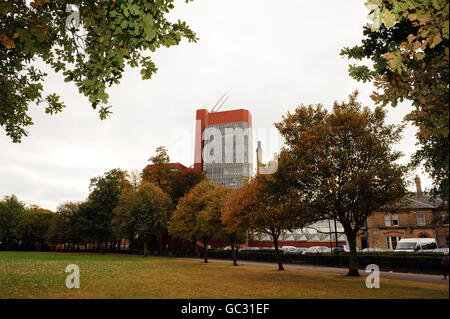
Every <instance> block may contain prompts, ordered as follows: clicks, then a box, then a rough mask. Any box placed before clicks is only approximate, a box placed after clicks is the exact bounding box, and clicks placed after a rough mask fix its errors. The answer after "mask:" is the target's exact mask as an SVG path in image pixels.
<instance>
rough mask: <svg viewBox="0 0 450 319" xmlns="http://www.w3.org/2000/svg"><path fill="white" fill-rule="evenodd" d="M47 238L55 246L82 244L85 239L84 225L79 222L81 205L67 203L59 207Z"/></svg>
mask: <svg viewBox="0 0 450 319" xmlns="http://www.w3.org/2000/svg"><path fill="white" fill-rule="evenodd" d="M47 238H48V240H49V242H50V243H52V244H54V245H59V244H63V245H65V244H66V243H71V244H73V246H76V245H79V244H80V242H81V241H82V240H83V239H84V238H85V237H84V231H83V225H82V223H80V221H79V203H74V202H66V203H63V204H60V205H58V207H57V209H56V212H55V214H54V215H53V218H52V220H51V222H50V227H49V230H48V233H47Z"/></svg>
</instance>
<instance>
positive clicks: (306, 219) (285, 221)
mask: <svg viewBox="0 0 450 319" xmlns="http://www.w3.org/2000/svg"><path fill="white" fill-rule="evenodd" d="M281 158H282V157H281V156H280V159H281ZM284 165H285V163H283V164H282V162H281V161H280V163H279V164H278V170H277V172H276V173H275V174H272V175H258V176H257V177H256V178H255V179H254V180H253V181H252V183H254V186H253V187H251V188H250V191H251V193H250V194H249V195H248V196H249V197H250V196H254V199H252V201H253V202H254V203H256V206H255V207H254V208H253V210H252V215H251V218H250V223H251V228H252V230H254V231H257V232H263V233H266V234H269V235H270V236H271V237H272V240H273V245H274V248H275V254H276V258H277V263H278V270H284V267H283V262H282V260H281V254H280V251H279V243H278V240H279V238H280V235H281V234H282V233H283V232H284V231H293V230H294V229H297V228H302V227H304V226H306V225H307V224H309V223H310V222H311V221H310V216H311V215H309V214H308V212H307V211H305V210H304V209H303V207H302V204H303V200H304V198H303V190H301V189H296V188H294V187H291V185H289V179H290V178H289V176H288V175H286V173H288V172H289V170H286V169H285V168H284V169H281V168H282V167H283V166H284Z"/></svg>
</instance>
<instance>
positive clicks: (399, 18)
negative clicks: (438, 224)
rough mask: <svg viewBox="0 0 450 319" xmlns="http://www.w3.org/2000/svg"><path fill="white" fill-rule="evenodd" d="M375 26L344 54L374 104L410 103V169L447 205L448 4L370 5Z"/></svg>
mask: <svg viewBox="0 0 450 319" xmlns="http://www.w3.org/2000/svg"><path fill="white" fill-rule="evenodd" d="M366 6H367V7H368V9H369V10H370V15H369V18H371V19H372V20H373V24H372V25H370V26H366V27H364V30H363V35H364V39H363V40H362V44H361V45H357V46H354V47H352V48H344V49H343V50H342V52H341V55H343V56H347V57H348V58H350V59H356V60H364V59H369V60H371V61H372V62H373V66H372V67H369V66H367V65H354V64H353V65H350V68H349V74H350V76H352V77H353V78H354V79H357V80H359V81H364V82H365V81H373V82H374V85H375V87H376V88H377V91H375V92H374V93H373V95H372V98H373V100H374V101H375V102H376V103H377V104H379V105H382V106H385V105H387V104H389V103H390V104H391V105H392V106H394V107H395V106H396V105H397V104H398V103H399V102H402V101H403V100H409V101H411V103H412V106H413V108H412V110H411V112H410V113H409V114H408V115H407V116H406V118H405V120H408V121H411V122H412V123H413V124H414V125H415V126H416V127H417V128H418V132H417V135H416V137H417V139H418V145H419V146H420V148H419V150H417V152H416V153H415V154H414V156H413V161H412V163H413V164H414V165H416V166H417V165H419V164H421V163H423V164H424V168H425V170H426V171H427V172H428V173H429V174H430V176H431V178H432V179H433V187H432V189H431V191H432V194H433V196H438V197H441V198H442V199H443V200H444V203H448V201H449V197H448V196H449V139H448V133H449V94H448V93H449V48H448V44H449V22H448V21H449V3H448V1H446V0H426V1H423V0H421V1H419V0H414V1H399V0H395V1H392V0H370V1H367V3H366Z"/></svg>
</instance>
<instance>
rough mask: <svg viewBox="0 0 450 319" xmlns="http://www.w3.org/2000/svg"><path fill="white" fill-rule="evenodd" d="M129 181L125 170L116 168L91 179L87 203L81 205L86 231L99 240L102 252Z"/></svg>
mask: <svg viewBox="0 0 450 319" xmlns="http://www.w3.org/2000/svg"><path fill="white" fill-rule="evenodd" d="M128 183H129V182H128V181H127V179H126V172H124V171H122V170H120V169H118V168H116V169H113V170H111V171H109V172H106V173H105V174H104V175H103V176H98V177H94V178H92V179H91V184H90V190H91V193H90V195H89V200H88V203H86V204H85V205H84V206H83V207H82V212H83V218H84V220H85V221H86V222H87V223H88V224H87V225H89V227H90V229H89V230H88V233H89V234H91V236H94V238H96V239H97V240H98V241H99V244H100V249H101V252H102V254H103V253H104V247H103V243H105V241H107V240H108V239H109V240H112V239H113V232H112V225H111V221H112V218H113V216H114V214H113V210H114V208H115V207H116V206H117V203H118V201H119V196H120V194H121V192H122V190H123V189H124V188H125V187H126V185H127V184H128Z"/></svg>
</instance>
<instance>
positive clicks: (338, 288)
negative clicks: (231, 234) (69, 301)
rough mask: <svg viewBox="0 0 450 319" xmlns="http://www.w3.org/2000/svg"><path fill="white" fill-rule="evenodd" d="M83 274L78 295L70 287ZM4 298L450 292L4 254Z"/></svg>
mask: <svg viewBox="0 0 450 319" xmlns="http://www.w3.org/2000/svg"><path fill="white" fill-rule="evenodd" d="M68 264H77V265H78V266H79V267H80V278H81V280H80V282H81V284H80V285H81V286H80V288H79V289H68V288H66V286H65V280H66V276H67V275H68V274H67V273H65V269H66V266H67V265H68ZM0 298H395V299H396V298H446V299H448V298H449V290H448V286H447V285H439V284H431V283H416V282H410V281H402V280H390V279H384V278H382V279H381V287H380V289H368V288H366V286H365V281H364V278H363V277H361V278H348V277H345V276H343V275H339V274H328V273H319V272H313V271H309V270H287V271H284V272H279V271H277V270H276V268H275V266H274V268H270V267H261V266H251V265H242V266H239V267H233V266H232V265H231V263H230V264H227V263H221V262H210V263H208V264H203V263H202V262H201V260H194V259H192V260H190V259H175V258H157V257H149V258H143V257H140V256H122V255H104V256H101V255H96V254H81V253H76V254H71V253H39V252H0Z"/></svg>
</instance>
